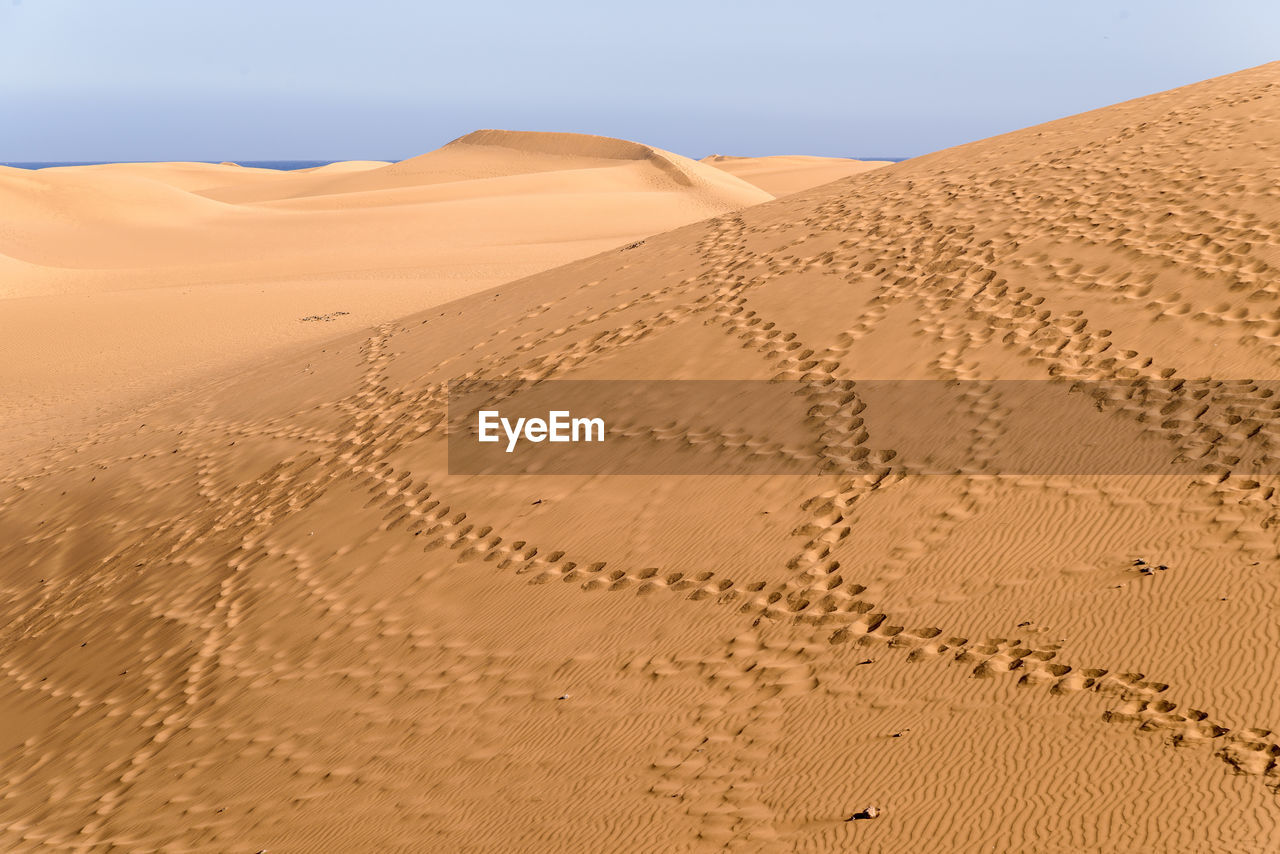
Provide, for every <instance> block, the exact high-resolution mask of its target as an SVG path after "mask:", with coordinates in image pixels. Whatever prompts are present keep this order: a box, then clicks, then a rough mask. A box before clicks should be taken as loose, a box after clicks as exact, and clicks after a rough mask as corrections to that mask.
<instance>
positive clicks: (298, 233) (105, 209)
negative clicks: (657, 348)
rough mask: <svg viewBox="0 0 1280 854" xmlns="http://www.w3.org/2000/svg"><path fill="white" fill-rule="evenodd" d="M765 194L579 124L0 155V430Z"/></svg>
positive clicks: (53, 427) (83, 408) (108, 408)
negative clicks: (58, 160)
mask: <svg viewBox="0 0 1280 854" xmlns="http://www.w3.org/2000/svg"><path fill="white" fill-rule="evenodd" d="M772 198H773V196H772V195H771V194H769V193H766V192H764V191H762V190H760V189H759V188H758V187H756V186H754V185H752V184H750V183H749V182H747V181H743V180H740V179H737V178H735V177H733V176H731V175H728V174H726V173H725V172H723V171H721V170H719V169H716V168H713V167H710V166H706V165H703V164H699V163H697V162H695V161H692V160H689V159H687V158H684V157H680V156H679V155H675V154H671V153H670V152H665V151H661V150H659V149H654V148H650V147H648V146H644V145H640V144H638V143H632V142H625V141H623V140H615V139H608V138H603V137H592V136H585V135H580V134H545V133H513V132H504V131H478V132H476V133H473V134H469V135H467V136H465V137H463V138H461V139H458V140H455V141H454V142H452V143H450V144H448V145H446V146H444V147H443V148H441V149H439V150H437V151H433V152H431V153H428V154H425V155H422V156H420V157H416V158H413V159H410V160H406V161H404V162H401V163H391V164H388V163H379V162H369V161H361V162H350V163H335V164H332V165H329V166H323V167H319V168H314V169H304V170H298V171H296V172H283V173H282V172H277V171H274V170H270V169H253V168H244V167H240V166H235V165H210V164H203V163H143V164H107V165H102V166H82V167H64V168H53V169H45V170H40V171H38V172H30V171H25V170H20V169H10V168H4V167H0V206H3V208H4V210H5V213H6V228H5V229H4V230H3V231H0V300H2V301H3V302H2V303H0V304H2V305H3V311H0V447H4V446H5V444H6V442H7V443H8V445H9V446H10V447H12V446H13V445H14V444H15V443H17V442H27V441H29V440H32V439H36V440H38V439H39V437H41V436H45V435H49V434H51V433H53V434H56V433H74V432H76V431H77V430H82V429H83V428H84V427H85V426H86V425H87V424H91V423H92V422H93V419H95V418H100V417H104V416H108V415H111V414H116V413H119V412H121V411H124V410H126V409H127V408H128V407H130V406H133V405H136V404H138V403H139V402H141V401H145V400H147V399H149V398H151V397H153V396H155V395H156V394H159V393H161V392H162V391H163V390H165V389H168V388H171V387H173V386H174V385H176V384H179V383H183V382H191V381H194V380H195V379H197V378H199V377H201V376H207V375H210V374H213V373H217V372H218V371H219V370H227V369H231V368H236V367H241V366H244V365H250V364H259V363H261V362H263V361H264V360H270V359H272V358H276V357H280V356H282V355H284V354H287V353H296V352H300V351H299V347H301V346H305V345H308V344H313V343H315V342H318V341H322V340H325V339H327V338H331V337H333V335H334V334H336V333H339V332H342V331H350V330H355V329H363V328H366V327H368V326H370V325H371V324H374V323H379V322H383V321H387V320H391V319H394V318H396V317H401V316H403V315H405V314H408V313H410V312H413V311H419V310H422V309H424V308H427V307H430V306H433V305H438V304H440V303H442V302H447V301H449V300H451V299H455V298H457V297H459V296H463V295H465V294H468V293H473V292H475V291H477V290H483V289H484V288H487V287H490V286H493V285H495V284H498V283H500V282H505V281H509V280H511V279H514V278H517V277H519V276H522V275H525V274H528V273H532V272H535V271H538V270H545V269H549V268H551V267H555V266H558V265H560V264H563V263H565V262H566V261H569V260H572V259H575V258H580V257H583V256H586V255H591V254H594V253H595V252H598V251H600V250H603V249H607V248H611V247H615V246H620V245H625V244H627V243H630V242H633V241H635V240H637V239H639V238H642V237H644V236H646V235H648V234H652V233H654V232H659V231H664V230H666V229H669V228H672V227H675V226H677V225H682V224H684V223H688V222H693V221H696V220H700V219H705V218H706V217H708V216H712V215H714V214H719V213H724V212H726V211H730V210H736V209H738V208H741V207H745V206H748V205H752V204H757V203H759V202H762V201H767V200H769V199H772ZM315 317H319V318H323V320H322V321H319V322H317V321H313V320H308V318H315Z"/></svg>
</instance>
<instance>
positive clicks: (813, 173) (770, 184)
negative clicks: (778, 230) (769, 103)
mask: <svg viewBox="0 0 1280 854" xmlns="http://www.w3.org/2000/svg"><path fill="white" fill-rule="evenodd" d="M701 162H703V163H707V164H710V165H712V166H715V167H716V168H717V169H721V170H723V171H725V172H728V173H729V174H730V175H736V176H737V177H739V178H741V179H743V180H744V181H750V182H751V183H752V184H755V185H756V186H757V187H759V188H760V189H762V190H764V191H766V192H769V193H772V194H773V195H775V196H787V195H790V194H791V193H798V192H799V191H801V190H807V189H809V188H810V187H817V186H820V185H822V184H829V183H831V182H832V181H838V180H840V179H841V178H847V177H848V176H850V175H860V174H862V173H863V172H866V171H868V170H870V169H877V168H879V167H881V166H888V165H889V164H890V163H891V162H892V161H889V160H851V159H849V158H845V157H806V156H801V155H775V156H773V157H732V156H729V155H725V154H713V155H711V156H710V157H704V158H702V161H701Z"/></svg>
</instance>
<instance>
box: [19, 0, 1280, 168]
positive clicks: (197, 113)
mask: <svg viewBox="0 0 1280 854" xmlns="http://www.w3.org/2000/svg"><path fill="white" fill-rule="evenodd" d="M1278 45H1280V2H1277V0H1216V1H1215V2H1214V3H1206V2H1203V0H1197V2H1185V0H1163V1H1162V2H1160V0H1152V2H1124V0H1072V2H1053V1H1052V0H930V2H923V0H914V2H913V0H898V1H897V2H892V1H891V0H890V1H887V0H881V2H877V3H866V4H864V3H859V2H850V0H844V2H816V0H815V2H807V1H806V0H790V2H781V0H774V2H758V0H737V2H707V0H680V2H668V0H646V2H643V3H634V2H631V3H616V2H608V0H594V2H562V1H561V0H543V2H502V0H489V2H485V3H466V2H456V0H453V2H449V3H442V2H436V0H427V1H426V2H410V1H409V0H362V2H359V3H337V2H332V0H220V2H216V3H214V2H197V0H0V162H6V161H8V162H12V161H60V160H214V161H220V160H277V159H315V160H338V159H366V158H368V159H402V158H405V157H410V156H413V155H416V154H420V153H422V152H424V151H429V150H431V149H434V148H438V147H439V146H441V145H443V144H444V143H446V142H448V141H449V140H451V139H455V138H457V137H459V136H462V135H464V134H466V133H468V132H470V131H472V130H475V129H477V128H506V129H514V130H555V131H572V132H579V133H594V134H601V135H605V136H617V137H622V138H625V139H634V140H637V141H640V142H644V143H647V144H650V145H655V146H658V147H660V148H665V149H668V150H671V151H675V152H678V153H680V154H685V155H688V156H691V157H703V156H705V155H707V154H712V153H719V154H737V155H750V156H758V155H765V154H821V155H831V156H846V157H864V158H872V157H909V156H914V155H918V154H923V153H926V152H928V151H934V150H937V149H940V148H945V147H948V146H952V145H958V144H960V143H964V142H969V141H972V140H974V139H981V138H984V137H987V136H991V135H993V134H998V133H1004V132H1006V131H1011V130H1017V129H1019V128H1022V127H1026V126H1028V125H1032V124H1038V123H1040V122H1044V121H1049V120H1051V119H1055V118H1060V117H1062V116H1067V115H1071V114H1073V113H1078V112H1081V111H1084V110H1088V109H1093V108H1096V107H1102V106H1106V105H1108V104H1112V103H1116V102H1119V101H1124V100H1128V99H1130V98H1135V97H1139V96H1141V95H1146V94H1150V93H1152V92H1158V91H1161V90H1164V89H1169V88H1173V87H1175V86H1181V85H1185V84H1188V83H1193V82H1196V81H1198V80H1202V79H1204V78H1207V77H1214V76H1217V75H1220V74H1226V73H1230V72H1232V71H1238V70H1240V69H1243V68H1248V67H1251V66H1254V65H1259V64H1262V63H1264V62H1268V61H1272V60H1274V59H1277V58H1280V57H1278V56H1277V53H1280V51H1277V46H1278Z"/></svg>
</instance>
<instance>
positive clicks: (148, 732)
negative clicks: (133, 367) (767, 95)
mask: <svg viewBox="0 0 1280 854" xmlns="http://www.w3.org/2000/svg"><path fill="white" fill-rule="evenodd" d="M1278 124H1280V65H1269V66H1264V67H1260V68H1257V69H1252V70H1249V71H1245V72H1241V73H1239V74H1235V75H1231V76H1228V77H1224V78H1219V79H1215V80H1211V81H1207V82H1204V83H1201V84H1198V85H1195V86H1190V87H1186V88H1183V89H1179V90H1174V91H1170V92H1166V93H1161V94H1158V95H1154V96H1151V97H1148V98H1143V99H1139V100H1136V101H1132V102H1128V103H1124V104H1120V105H1116V106H1114V107H1110V108H1107V109H1103V110H1099V111H1095V112H1091V113H1086V114H1082V115H1079V116H1075V117H1072V118H1068V119H1064V120H1061V121H1058V122H1054V123H1051V124H1048V125H1044V126H1041V127H1035V128H1030V129H1027V130H1024V131H1020V132H1018V133H1013V134H1008V135H1005V136H1001V137H997V138H993V139H989V140H985V141H982V142H978V143H973V144H971V145H967V146H962V147H960V148H956V149H952V150H948V151H944V152H939V153H937V154H934V155H931V156H928V157H922V158H918V159H916V160H913V161H910V162H907V163H903V164H899V165H894V166H889V167H885V168H883V169H878V170H875V171H874V172H870V173H869V174H866V175H863V176H859V177H857V178H855V179H846V180H844V181H840V182H837V183H835V184H831V185H827V186H824V187H822V188H819V189H813V190H808V191H803V192H801V193H798V194H795V195H792V196H790V197H788V198H786V199H780V200H778V201H775V202H771V203H768V204H763V205H758V206H755V207H751V208H747V209H746V210H744V211H741V212H740V213H733V214H726V215H722V216H719V217H717V218H715V219H712V220H710V221H707V222H702V223H696V224H692V225H687V226H684V227H681V228H679V229H676V230H674V231H670V232H668V233H665V234H662V235H659V236H656V237H651V238H649V239H647V240H646V241H645V242H644V243H643V244H642V245H639V246H635V247H631V248H627V249H618V250H613V251H609V252H605V253H603V254H599V255H596V256H594V257H592V258H589V259H585V260H580V261H576V262H573V263H571V264H569V265H567V266H564V267H560V268H558V269H555V270H552V271H548V272H544V273H540V274H538V275H534V276H531V277H529V278H526V279H523V280H522V281H520V282H517V283H512V284H507V285H504V286H502V287H501V288H499V289H496V290H493V291H488V292H484V293H479V294H475V295H472V296H469V297H466V298H464V299H462V300H460V301H457V302H454V303H450V304H448V305H445V306H440V307H438V308H436V309H433V310H431V311H427V312H424V313H421V314H418V315H414V316H411V317H407V318H404V319H401V320H398V321H394V322H388V323H385V324H382V325H379V326H378V327H376V328H375V329H372V330H370V331H368V332H363V333H359V334H352V335H350V336H348V337H346V338H343V339H341V340H337V341H333V342H330V343H328V344H327V345H325V346H324V347H323V348H321V349H317V350H314V351H312V352H309V353H307V354H306V355H305V356H303V357H299V358H295V359H290V360H287V361H282V362H280V363H279V364H275V365H271V366H264V367H262V368H260V369H258V370H256V371H253V372H246V373H241V374H239V375H236V376H229V377H227V378H225V379H223V380H220V381H218V382H214V383H211V384H208V385H202V386H200V387H198V388H192V389H191V390H189V391H187V392H184V393H183V394H181V395H179V396H175V397H173V398H171V399H169V400H166V401H161V402H157V403H156V404H155V405H153V406H151V407H149V408H146V409H141V410H139V411H137V412H135V413H131V415H130V416H129V417H128V418H126V419H124V420H120V421H118V422H117V423H104V424H102V425H101V426H100V427H98V428H97V429H96V431H95V432H94V433H93V434H92V435H90V436H89V437H87V438H86V439H85V440H84V441H80V442H76V443H71V444H68V445H66V446H64V447H62V448H59V449H56V450H51V451H49V452H47V453H45V454H43V455H40V456H38V457H33V458H32V459H30V460H29V461H28V462H26V463H25V464H23V465H22V466H16V467H9V468H8V469H7V470H6V472H5V473H4V474H3V475H0V534H2V536H0V566H2V567H4V576H3V593H4V598H3V600H2V601H0V617H2V618H3V619H0V625H2V626H3V627H4V628H3V633H2V634H0V650H2V658H0V660H2V661H3V664H4V667H3V674H4V677H5V678H4V679H3V680H2V681H0V710H2V711H0V715H3V719H2V721H0V736H2V737H3V738H4V743H3V744H0V757H2V758H3V767H4V773H5V782H4V786H5V791H4V794H5V798H4V799H2V800H0V840H3V845H2V847H4V848H5V849H6V850H14V851H27V850H30V851H35V850H87V849H90V848H92V847H94V846H97V847H98V848H102V849H105V848H106V847H107V846H108V845H114V846H116V847H118V848H125V849H143V850H153V849H172V850H189V851H224V850H231V849H236V850H247V851H256V850H259V849H266V850H270V851H272V852H280V851H314V850H379V851H419V850H441V851H444V850H486V851H509V850H540V851H555V850H563V851H584V850H588V851H613V850H628V851H654V852H660V851H672V850H707V851H713V850H722V849H725V848H728V849H731V850H744V851H815V852H816V851H835V850H859V851H885V852H891V851H892V852H897V851H956V852H963V851H975V852H976V851H993V850H995V851H1054V852H1068V851H1069V852H1078V851H1108V852H1109V851H1118V850H1130V851H1144V852H1185V851H1210V850H1214V851H1217V850H1221V851H1235V852H1265V851H1274V850H1275V849H1276V845H1277V842H1280V800H1277V796H1276V787H1277V783H1280V770H1277V756H1280V746H1277V739H1276V735H1275V734H1274V733H1273V732H1272V730H1273V729H1274V728H1275V727H1276V726H1277V725H1278V724H1280V697H1278V696H1277V694H1276V692H1275V690H1274V686H1275V684H1276V682H1277V679H1278V678H1280V619H1277V617H1278V616H1280V612H1278V611H1277V602H1280V558H1278V554H1277V530H1280V529H1277V528H1276V527H1275V526H1274V524H1273V519H1274V518H1275V516H1274V514H1275V513H1276V511H1277V510H1278V509H1280V508H1278V507H1277V506H1276V504H1277V501H1278V500H1280V499H1278V498H1277V492H1276V486H1277V485H1278V484H1277V483H1276V478H1274V477H1269V476H1263V475H1253V474H1250V473H1248V472H1244V471H1237V470H1235V468H1234V467H1235V466H1236V463H1235V462H1234V456H1235V448H1236V446H1237V444H1238V443H1240V442H1241V441H1243V440H1242V438H1241V435H1240V434H1241V429H1242V428H1238V422H1233V421H1232V418H1231V417H1227V416H1223V415H1222V414H1221V413H1222V411H1221V408H1220V407H1217V404H1216V401H1217V399H1218V398H1219V397H1222V396H1224V395H1228V394H1230V395H1235V396H1236V397H1238V398H1241V399H1243V400H1244V401H1245V403H1248V402H1249V401H1250V400H1252V401H1253V402H1254V403H1255V404H1259V405H1265V403H1266V398H1263V397H1261V392H1260V391H1259V390H1258V388H1257V387H1256V385H1250V384H1249V383H1242V384H1234V385H1222V384H1220V383H1219V382H1218V381H1220V380H1275V379H1277V376H1276V374H1277V373H1278V372H1277V370H1276V354H1277V350H1276V344H1277V340H1280V339H1278V338H1277V334H1276V317H1277V314H1276V310H1277V305H1276V302H1277V299H1278V298H1280V297H1278V296H1277V292H1276V290H1275V281H1276V268H1277V266H1280V222H1277V197H1276V187H1277V186H1278V185H1280V181H1278V180H1277V179H1278V178H1280V175H1277V172H1276V164H1277V163H1280V157H1277V154H1278V153H1280V152H1277V146H1278V145H1280V142H1278V141H1280V133H1278V132H1277V131H1278V130H1280V127H1278ZM463 376H469V377H473V378H487V379H499V378H514V379H523V380H526V381H539V382H545V381H546V380H549V379H563V378H586V379H628V378H703V379H706V378H726V377H731V378H760V379H777V380H788V381H792V382H794V383H795V384H796V385H797V387H798V388H800V389H801V390H802V394H801V397H800V399H801V400H802V402H803V404H804V406H805V407H806V408H812V411H813V412H816V413H818V414H819V415H820V416H822V417H820V418H818V419H817V420H816V421H815V422H814V424H813V425H811V426H812V434H813V435H812V443H811V444H812V449H813V451H814V452H815V453H816V454H818V455H819V457H821V458H823V459H831V460H834V459H836V458H837V457H840V456H843V457H854V456H858V455H859V454H861V456H860V457H859V458H861V459H863V460H865V462H866V464H867V469H866V471H865V472H863V473H858V474H849V475H836V474H828V475H818V474H814V475H812V476H804V475H799V476H792V477H753V478H749V479H743V478H735V477H712V476H708V477H687V478H677V477H643V476H638V477H607V476H604V477H576V476H557V477H550V476H545V477H538V476H523V477H514V476H512V477H507V476H486V477H463V476H458V475H450V474H449V473H448V468H447V461H446V457H445V445H444V436H443V423H444V417H445V415H444V407H445V403H446V396H445V384H446V383H447V382H448V381H449V380H451V379H454V378H458V377H463ZM885 377H889V378H924V379H935V380H941V381H951V382H953V384H957V385H956V387H958V388H963V389H965V393H966V394H967V395H968V397H967V398H966V400H967V401H968V406H969V414H970V415H971V416H972V426H971V430H970V431H969V432H967V433H966V436H967V439H966V442H967V443H968V447H969V448H970V454H971V456H970V459H969V460H968V465H967V466H966V471H965V473H963V474H956V475H953V476H927V477H926V476H916V475H913V474H912V472H911V471H910V470H908V469H906V468H904V467H903V466H901V465H898V464H896V463H895V459H894V458H893V457H892V456H891V454H890V453H889V452H890V451H892V450H893V449H892V448H885V447H880V446H878V445H877V444H876V441H875V437H874V435H872V434H870V433H869V432H868V431H867V430H865V429H863V425H864V420H867V419H874V417H875V416H876V413H875V412H874V411H871V410H867V411H866V412H865V413H863V414H862V415H858V414H857V413H856V412H853V411H851V410H849V409H848V407H847V405H846V402H845V400H844V398H843V397H842V395H841V394H840V393H838V392H837V391H836V390H837V389H838V388H839V386H838V385H837V384H836V383H837V381H839V380H845V379H854V380H857V379H866V378H885ZM1117 377H1120V378H1144V377H1145V378H1150V379H1151V380H1152V381H1153V382H1154V381H1157V380H1159V381H1167V380H1169V379H1171V378H1172V379H1173V380H1175V381H1176V380H1178V379H1184V380H1186V383H1185V384H1184V385H1185V387H1186V388H1187V389H1189V390H1191V391H1192V392H1194V393H1195V394H1196V395H1199V398H1197V399H1202V400H1204V401H1205V406H1204V409H1203V411H1199V412H1198V414H1196V415H1194V416H1193V417H1188V418H1185V419H1178V418H1168V417H1166V416H1164V415H1162V414H1161V413H1160V411H1159V403H1158V401H1157V402H1155V403H1153V402H1152V401H1151V400H1146V399H1134V400H1130V401H1128V402H1127V403H1125V404H1124V405H1121V406H1117V407H1113V408H1109V409H1107V408H1103V409H1099V411H1098V413H1096V415H1097V418H1098V419H1099V420H1098V421H1097V422H1096V423H1098V424H1100V425H1102V426H1105V427H1107V428H1108V429H1115V430H1122V431H1124V430H1127V431H1131V432H1132V433H1133V435H1134V436H1138V435H1139V434H1142V433H1144V432H1145V433H1147V434H1149V436H1150V438H1151V439H1152V441H1158V442H1162V443H1166V444H1168V445H1169V446H1170V447H1186V448H1187V449H1188V450H1190V449H1193V448H1194V449H1195V451H1196V453H1197V454H1199V455H1200V456H1199V459H1200V460H1202V461H1203V464H1204V469H1203V472H1202V473H1201V474H1197V475H1195V476H1191V477H1175V476H1136V475H1123V474H1102V475H1088V476H1085V475H1073V476H1069V475H1066V474H1063V475H1061V476H1057V475H1052V474H1050V475H1036V476H1031V475H1020V476H996V475H995V474H993V473H992V471H991V470H990V466H989V461H990V459H991V454H992V451H993V449H994V448H996V447H998V445H999V443H1001V442H1002V441H1005V440H1006V439H1007V438H1008V431H1009V430H1011V429H1012V428H1011V427H1010V426H1009V424H1010V423H1011V419H1014V420H1016V417H1017V412H1016V400H1013V399H1010V398H1007V397H1003V396H1002V395H1001V392H1000V389H999V388H998V387H997V386H996V385H994V384H993V383H992V382H990V381H991V380H996V379H1018V378H1021V379H1028V380H1035V379H1041V380H1046V381H1047V380H1050V379H1053V380H1054V381H1055V382H1058V383H1060V385H1061V387H1062V388H1063V394H1064V395H1065V394H1067V389H1068V388H1069V387H1070V384H1071V382H1070V381H1074V380H1083V379H1112V378H1117ZM1197 378H1208V379H1205V380H1200V379H1197ZM961 381H965V382H964V384H963V385H958V384H959V383H960V382H961ZM638 417H639V416H638ZM780 417H781V415H780ZM922 423H924V416H922ZM652 426H653V427H654V428H655V429H654V430H652V431H651V432H648V433H643V435H647V436H651V437H652V438H651V444H652V446H653V447H655V448H666V447H683V448H687V449H690V450H689V452H690V453H693V452H696V453H699V454H703V455H709V456H713V457H720V456H723V457H726V458H731V457H732V455H734V454H736V453H740V452H741V449H742V448H743V447H750V448H752V449H755V451H756V452H757V453H761V454H767V453H781V451H780V450H778V449H776V448H775V449H772V450H771V449H770V446H769V444H768V438H769V437H768V435H767V433H768V430H767V429H765V428H767V427H768V425H764V427H763V428H762V432H763V433H765V434H766V435H761V436H750V437H743V436H741V435H739V434H737V433H734V432H732V431H724V430H721V431H717V430H716V429H713V428H714V427H715V425H705V424H673V425H652ZM1267 429H1272V428H1267ZM1268 435H1269V434H1268ZM1138 561H1141V562H1142V563H1141V564H1139V563H1137V562H1138ZM1157 565H1158V566H1161V567H1167V569H1162V570H1160V571H1158V572H1155V571H1143V570H1142V569H1141V567H1142V566H1147V567H1155V566H1157ZM870 806H876V807H877V808H879V809H880V810H882V813H880V815H879V817H878V818H875V819H873V820H872V819H864V820H853V821H847V820H846V819H848V818H850V817H851V816H852V815H854V814H856V813H860V812H863V811H864V810H865V809H866V808H868V807H870Z"/></svg>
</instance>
